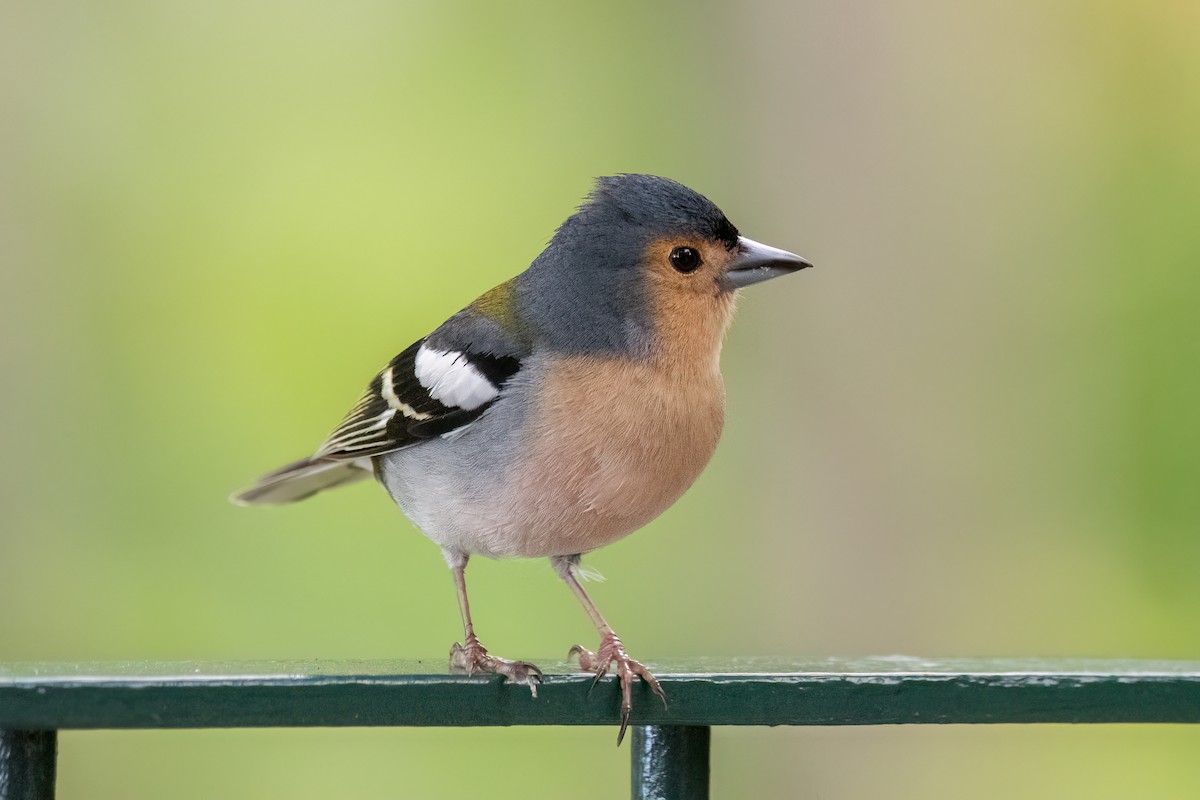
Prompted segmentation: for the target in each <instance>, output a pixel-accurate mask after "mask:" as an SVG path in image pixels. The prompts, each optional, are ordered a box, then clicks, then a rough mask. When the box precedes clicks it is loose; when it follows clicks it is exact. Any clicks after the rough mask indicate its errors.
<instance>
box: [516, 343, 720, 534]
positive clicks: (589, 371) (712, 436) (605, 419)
mask: <svg viewBox="0 0 1200 800" xmlns="http://www.w3.org/2000/svg"><path fill="white" fill-rule="evenodd" d="M545 366H546V367H547V369H546V371H545V372H544V373H543V375H545V376H546V377H545V379H544V381H543V382H541V385H540V386H539V387H538V391H537V393H536V399H535V400H534V407H535V408H536V409H537V410H536V413H534V414H533V415H531V417H530V420H531V422H530V428H529V433H530V435H529V437H528V438H526V440H525V442H524V443H523V446H522V449H523V450H524V451H525V455H524V457H523V458H521V459H519V461H518V462H517V463H519V464H520V465H521V466H520V467H519V468H518V469H517V470H516V471H515V472H516V474H513V475H512V476H511V477H512V479H513V481H512V483H511V484H510V486H511V487H512V489H513V491H514V492H515V496H516V497H520V498H525V499H526V500H525V502H519V503H518V504H519V505H520V506H521V507H522V509H521V513H520V514H519V516H520V517H521V518H522V519H523V522H524V524H522V525H520V526H519V527H520V528H521V539H522V541H521V543H520V546H519V549H520V550H521V551H522V552H521V553H520V554H521V555H529V556H542V555H568V554H573V553H579V552H587V551H589V550H593V549H595V548H597V547H601V546H603V545H605V544H607V543H609V542H611V541H613V540H615V539H619V538H621V537H623V536H625V535H627V534H629V533H631V532H633V531H634V530H636V529H637V528H639V527H641V526H642V525H645V524H646V523H647V522H649V521H650V520H652V519H654V518H655V517H657V516H658V515H659V514H661V513H662V512H663V511H665V510H666V509H667V508H668V507H669V506H670V505H671V504H672V503H674V502H675V501H676V500H677V499H679V497H680V495H682V494H683V493H684V492H685V491H686V490H687V489H688V487H690V486H691V485H692V483H693V481H695V479H696V478H697V476H699V474H700V472H701V471H702V470H703V469H704V467H705V465H706V464H707V463H708V460H709V458H710V457H711V456H712V453H713V450H714V449H715V448H716V445H717V440H718V439H719V438H720V435H721V427H722V425H723V422H724V408H725V393H724V387H723V384H722V381H721V375H720V372H719V371H718V370H717V368H716V363H715V360H714V361H713V362H711V364H710V365H709V364H705V365H696V367H695V368H684V367H683V366H673V365H670V364H664V363H662V362H659V361H652V360H646V361H629V360H617V359H604V358H596V357H579V356H576V357H565V356H564V357H559V358H557V359H555V360H554V362H553V363H547V364H546V365H545Z"/></svg>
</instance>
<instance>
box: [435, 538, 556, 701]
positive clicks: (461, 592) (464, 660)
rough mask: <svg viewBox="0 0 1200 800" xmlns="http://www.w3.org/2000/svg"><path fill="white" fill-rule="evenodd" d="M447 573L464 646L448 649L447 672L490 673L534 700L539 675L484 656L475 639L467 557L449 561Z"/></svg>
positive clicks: (524, 666)
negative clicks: (523, 688) (519, 685)
mask: <svg viewBox="0 0 1200 800" xmlns="http://www.w3.org/2000/svg"><path fill="white" fill-rule="evenodd" d="M446 560H447V561H449V562H450V570H451V572H453V573H454V585H455V587H456V588H457V589H458V608H459V610H460V611H461V612H462V619H463V635H464V636H465V640H464V641H465V642H466V643H465V644H459V643H458V642H455V643H454V646H453V647H451V648H450V669H451V670H452V671H454V672H465V673H466V674H468V675H474V674H475V673H477V672H493V673H496V674H497V675H503V676H504V677H505V678H506V680H505V682H506V683H523V684H525V685H526V686H528V687H529V691H531V692H532V693H533V696H534V697H537V685H538V683H540V682H541V680H542V671H541V670H540V669H538V668H537V667H535V666H534V665H533V664H530V663H529V662H528V661H510V660H508V659H507V658H497V657H496V656H493V655H491V654H489V653H488V651H487V650H486V649H485V648H484V646H483V645H482V644H480V643H479V637H477V636H476V635H475V626H474V625H472V624H471V604H470V602H469V601H468V600H467V579H466V569H467V557H466V556H461V557H457V558H453V559H452V558H451V557H450V556H447V559H446Z"/></svg>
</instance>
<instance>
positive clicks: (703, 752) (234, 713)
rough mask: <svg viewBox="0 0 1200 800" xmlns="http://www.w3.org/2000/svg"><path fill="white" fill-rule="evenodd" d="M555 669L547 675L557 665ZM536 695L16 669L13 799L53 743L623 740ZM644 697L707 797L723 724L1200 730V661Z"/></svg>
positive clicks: (368, 670)
mask: <svg viewBox="0 0 1200 800" xmlns="http://www.w3.org/2000/svg"><path fill="white" fill-rule="evenodd" d="M543 663H544V665H545V664H546V662H543ZM550 666H551V669H549V670H547V674H546V679H545V681H544V682H543V683H542V684H541V685H540V686H539V687H538V695H537V697H536V698H535V697H533V695H532V693H531V692H530V691H529V688H528V687H526V686H519V685H506V684H504V683H503V682H502V679H500V678H498V677H496V676H482V675H481V676H466V675H451V674H448V673H447V672H446V666H445V662H444V661H439V662H419V661H286V662H285V661H263V662H237V663H208V662H197V663H182V662H181V663H147V662H135V663H93V664H33V663H28V664H7V665H6V664H0V800H11V799H13V798H21V800H27V799H31V798H49V797H52V796H53V772H54V755H55V745H56V740H55V735H54V733H53V732H54V731H58V730H63V729H129V728H237V727H310V726H322V727H327V726H383V725H386V726H446V727H464V726H476V725H493V726H494V725H617V724H618V722H619V718H618V705H619V696H618V688H617V685H616V682H615V681H614V680H613V679H612V678H611V677H610V678H608V679H606V680H602V681H601V682H600V683H599V684H597V685H596V686H594V687H593V685H592V678H591V676H590V675H584V674H579V673H577V672H573V671H572V668H571V667H569V666H568V665H566V664H563V663H558V664H550ZM647 666H648V667H650V669H651V670H653V671H654V672H655V674H656V675H657V676H658V678H659V680H660V681H661V682H662V686H663V689H664V690H665V691H666V694H667V699H668V702H667V704H665V705H664V704H663V703H662V702H660V701H659V700H658V698H656V697H654V695H653V694H652V693H651V692H650V691H649V689H648V688H647V687H646V686H645V685H642V684H638V685H637V686H636V687H635V690H634V708H633V716H632V724H633V725H634V726H638V727H636V728H635V729H634V736H633V739H632V744H631V746H630V749H631V757H632V761H633V769H632V786H633V792H634V796H635V797H643V798H652V797H653V798H662V800H672V799H673V798H683V797H689V798H701V797H704V796H706V795H707V786H708V777H707V775H708V757H709V753H708V743H709V732H710V728H711V726H714V725H895V724H914V723H915V724H930V723H933V724H937V723H942V724H945V723H1034V722H1058V723H1064V722H1066V723H1106V722H1107V723H1112V722H1171V723H1200V662H1178V661H1171V662H1165V661H1060V660H1042V661H1038V660H982V661H981V660H948V661H929V660H925V659H919V658H910V657H902V656H893V657H882V658H865V659H821V660H786V659H766V658H736V659H696V660H690V661H686V662H678V663H675V662H654V663H647Z"/></svg>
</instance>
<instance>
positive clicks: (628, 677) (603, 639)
mask: <svg viewBox="0 0 1200 800" xmlns="http://www.w3.org/2000/svg"><path fill="white" fill-rule="evenodd" d="M550 562H551V563H552V564H553V565H554V569H555V570H556V571H557V572H558V574H559V575H560V576H561V577H562V579H563V580H564V581H566V582H567V586H569V587H571V591H572V592H574V593H575V596H576V597H577V598H579V602H580V604H581V605H582V606H583V610H584V611H586V612H587V615H588V617H590V618H591V620H592V624H593V625H595V626H596V630H598V631H599V632H600V646H599V647H597V648H596V652H594V653H593V652H592V651H591V650H587V649H585V648H583V647H580V646H579V645H575V646H574V647H572V648H571V650H570V652H569V653H567V657H568V658H570V657H571V656H579V666H580V668H581V669H583V670H584V671H586V672H593V673H595V675H596V680H597V681H599V680H600V679H601V678H603V677H604V676H605V675H607V674H608V668H609V666H610V665H612V666H613V667H614V671H615V672H616V675H617V680H618V681H619V682H620V685H621V730H620V731H619V732H618V733H617V745H618V746H620V744H621V740H622V739H624V738H625V730H626V728H628V727H629V713H630V711H632V710H633V697H632V692H633V681H634V679H635V678H641V679H642V680H644V681H645V682H646V683H647V684H649V686H650V689H651V690H652V691H653V692H654V693H655V694H656V695H658V697H659V698H660V699H661V700H662V701H663V703H664V704H665V703H666V702H667V695H666V693H664V692H663V690H662V686H660V685H659V683H658V679H657V678H655V677H654V676H653V675H651V674H650V670H648V669H646V668H645V667H644V666H642V664H641V663H640V662H638V661H635V660H634V659H632V658H630V657H629V654H628V653H626V652H625V646H624V645H623V644H621V640H620V639H619V638H618V637H617V634H616V631H614V630H613V629H612V626H611V625H609V624H608V622H607V621H606V620H605V619H604V616H603V615H602V614H601V613H600V610H599V609H598V608H596V604H595V603H593V602H592V598H590V597H588V593H587V592H586V591H584V589H583V584H581V583H580V582H579V578H578V576H577V575H576V574H575V573H576V568H577V566H578V564H579V557H578V556H569V557H556V558H552V559H550Z"/></svg>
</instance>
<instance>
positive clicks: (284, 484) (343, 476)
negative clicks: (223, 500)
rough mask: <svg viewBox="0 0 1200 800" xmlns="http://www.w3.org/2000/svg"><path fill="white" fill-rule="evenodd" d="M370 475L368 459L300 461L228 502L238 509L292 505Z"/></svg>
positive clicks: (273, 473) (261, 479) (266, 477)
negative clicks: (243, 507)
mask: <svg viewBox="0 0 1200 800" xmlns="http://www.w3.org/2000/svg"><path fill="white" fill-rule="evenodd" d="M372 472H373V469H372V465H371V460H370V459H358V460H356V461H334V460H332V459H322V458H317V459H313V458H302V459H300V460H299V461H297V462H295V463H293V464H288V465H287V466H286V467H280V468H279V469H277V470H275V471H274V472H271V473H268V474H266V475H264V476H262V477H261V478H259V479H258V481H257V482H256V483H255V484H254V485H253V486H251V487H250V488H249V489H245V490H244V491H241V492H238V493H237V494H234V495H233V496H232V497H230V498H229V499H230V500H231V501H232V502H234V503H236V504H238V505H239V506H249V505H282V504H284V503H294V502H296V501H297V500H303V499H304V498H306V497H311V496H313V495H314V494H316V493H317V492H320V491H324V490H325V489H332V488H333V487H335V486H342V485H343V484H347V483H353V482H355V481H359V480H362V479H363V478H369V477H371V475H372Z"/></svg>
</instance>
